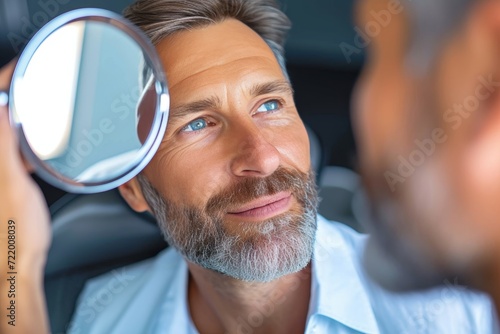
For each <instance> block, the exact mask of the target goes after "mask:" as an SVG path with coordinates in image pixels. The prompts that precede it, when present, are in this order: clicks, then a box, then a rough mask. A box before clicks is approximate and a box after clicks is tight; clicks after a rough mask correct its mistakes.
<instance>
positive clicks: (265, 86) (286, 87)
mask: <svg viewBox="0 0 500 334" xmlns="http://www.w3.org/2000/svg"><path fill="white" fill-rule="evenodd" d="M272 93H285V94H292V95H293V89H292V86H291V85H290V83H289V82H288V81H281V80H278V81H271V82H265V83H259V84H255V85H254V86H252V88H251V89H250V96H252V97H255V96H260V95H265V94H272ZM221 105H222V103H221V100H220V99H219V98H218V97H217V96H211V97H208V98H206V99H203V100H199V101H194V102H191V103H187V104H183V105H180V106H177V107H174V108H171V110H170V118H169V121H175V120H177V119H181V118H183V117H185V116H187V115H189V114H194V113H198V112H202V111H204V110H217V109H220V108H221Z"/></svg>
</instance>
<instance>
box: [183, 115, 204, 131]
mask: <svg viewBox="0 0 500 334" xmlns="http://www.w3.org/2000/svg"><path fill="white" fill-rule="evenodd" d="M206 127H207V121H206V120H204V119H203V118H197V119H195V120H194V121H192V122H190V123H189V124H188V125H186V126H185V127H184V128H183V129H182V131H185V132H194V131H199V130H203V129H204V128H206Z"/></svg>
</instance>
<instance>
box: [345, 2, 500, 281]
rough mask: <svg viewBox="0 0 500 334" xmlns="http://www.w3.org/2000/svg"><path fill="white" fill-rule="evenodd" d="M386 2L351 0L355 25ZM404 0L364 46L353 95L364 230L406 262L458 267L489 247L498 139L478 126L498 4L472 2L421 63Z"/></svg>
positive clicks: (490, 87) (493, 64)
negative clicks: (368, 218) (366, 209)
mask: <svg viewBox="0 0 500 334" xmlns="http://www.w3.org/2000/svg"><path fill="white" fill-rule="evenodd" d="M495 2H496V1H495ZM391 3H392V4H394V3H395V1H393V0H360V1H359V3H358V8H357V19H358V21H357V24H358V26H359V27H361V28H362V29H364V28H365V27H367V25H369V24H372V25H373V24H375V23H377V22H378V21H376V19H375V15H374V14H375V13H381V12H382V11H384V12H385V13H387V12H388V9H389V8H391ZM478 3H479V2H478ZM409 5H410V1H401V6H402V7H403V9H404V10H402V11H400V12H399V13H398V14H391V15H390V23H389V24H388V25H386V26H382V27H381V29H380V32H379V33H378V34H376V35H375V36H373V37H372V38H371V41H370V44H369V47H368V49H367V53H368V61H367V64H366V66H365V68H364V71H363V73H362V76H361V79H360V80H359V82H358V85H357V89H356V93H355V95H354V97H353V107H354V117H353V119H354V120H355V129H356V136H357V140H358V144H359V156H360V162H361V167H362V172H363V176H364V178H365V181H366V186H367V191H368V195H369V197H370V201H371V204H372V207H373V213H374V215H373V218H374V221H375V222H376V226H374V232H375V234H379V236H381V239H383V238H389V239H387V240H391V241H390V243H392V244H391V245H386V246H385V247H388V248H391V247H392V253H393V255H394V254H397V255H396V256H399V257H400V258H399V261H400V262H402V263H404V262H406V264H407V265H408V266H412V265H413V264H415V263H416V262H420V264H423V265H424V266H427V269H431V268H432V270H434V271H438V272H440V271H442V273H443V272H444V273H448V274H449V273H460V272H462V271H463V270H470V268H471V267H472V266H477V267H480V266H481V265H482V264H483V263H482V262H481V261H479V259H480V258H482V259H486V258H487V254H488V253H491V254H497V253H498V245H499V243H498V239H499V237H500V224H498V222H497V220H498V219H497V218H498V217H499V216H500V210H499V206H498V204H495V201H497V199H498V198H499V197H498V195H499V188H500V187H499V185H500V184H499V182H498V181H499V180H498V179H499V178H498V174H499V173H498V170H497V171H495V170H493V168H492V167H493V166H498V164H496V165H495V164H492V163H495V161H498V160H497V159H498V154H497V152H496V151H498V149H496V150H492V146H491V143H494V142H496V143H497V145H498V140H494V139H495V138H497V137H498V133H497V134H496V135H495V134H494V132H493V131H491V130H492V129H489V128H488V127H487V126H486V125H487V122H489V121H494V120H493V117H497V116H493V113H492V112H491V110H498V109H495V107H498V91H497V90H498V89H499V85H498V80H495V78H498V76H497V74H498V73H497V67H498V66H497V62H498V60H495V59H494V57H497V56H498V51H497V49H493V48H492V46H493V45H492V44H491V40H490V37H491V36H490V35H491V34H490V31H489V29H490V28H491V27H490V26H488V20H489V18H488V17H487V15H488V14H487V13H488V12H492V11H497V10H498V4H495V3H494V2H488V1H485V2H482V3H481V6H479V5H478V6H473V7H474V8H472V9H471V10H470V11H469V12H468V13H470V14H468V17H467V18H466V19H465V20H464V22H463V23H462V24H461V25H458V26H457V27H456V29H455V30H454V31H453V33H452V34H451V35H449V36H448V37H447V38H444V39H443V40H441V41H440V45H439V48H438V50H436V51H437V52H436V53H435V54H434V55H433V57H432V62H431V63H430V64H428V66H427V67H424V68H417V67H415V66H414V64H412V62H411V60H410V59H411V58H413V59H415V58H417V59H418V56H417V57H415V54H410V52H409V51H410V50H411V48H410V46H411V45H412V43H413V42H414V41H413V40H412V38H413V37H415V36H416V34H415V30H414V29H415V26H414V21H412V20H410V17H411V15H414V13H411V12H410V10H411V9H410V7H409ZM483 7H484V8H483ZM494 7H496V8H494ZM497 12H498V11H497ZM421 22H426V20H423V21H421ZM427 22H429V21H427ZM413 51H415V52H420V51H423V50H413ZM423 53H425V52H423ZM496 59H498V58H496ZM492 78H493V79H492ZM490 116H491V118H492V119H489V117H490ZM490 124H493V122H491V123H490ZM496 130H498V129H496ZM488 159H489V160H490V161H488ZM487 175H488V176H487ZM388 243H389V242H388ZM398 249H399V250H398ZM401 249H404V251H401ZM402 254H403V255H402ZM404 254H406V255H408V254H410V256H409V257H406V256H405V255H404ZM418 258H420V260H418ZM415 261H416V262H415ZM419 269H422V267H420V268H419ZM409 270H410V269H409Z"/></svg>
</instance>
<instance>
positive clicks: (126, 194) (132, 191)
mask: <svg viewBox="0 0 500 334" xmlns="http://www.w3.org/2000/svg"><path fill="white" fill-rule="evenodd" d="M118 191H120V194H121V195H122V197H123V199H124V200H125V201H126V202H127V203H128V205H129V206H130V207H131V208H132V209H133V210H134V211H137V212H144V211H149V212H152V211H151V208H150V207H149V205H148V203H147V201H146V199H145V198H144V195H143V193H142V189H141V187H140V185H139V181H138V180H137V177H134V178H133V179H132V180H130V181H128V182H127V183H125V184H123V185H121V186H119V187H118Z"/></svg>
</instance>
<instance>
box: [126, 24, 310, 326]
mask: <svg viewBox="0 0 500 334" xmlns="http://www.w3.org/2000/svg"><path fill="white" fill-rule="evenodd" d="M157 50H158V52H159V55H160V57H161V59H162V61H163V65H164V68H165V70H166V73H167V78H168V81H169V89H170V94H171V99H172V103H171V116H170V119H169V125H168V127H167V132H166V134H165V137H164V140H163V142H162V144H161V145H160V148H159V150H158V152H157V154H156V155H155V157H154V158H153V160H152V161H151V162H150V164H149V165H148V166H147V167H146V169H145V170H144V175H145V176H146V177H147V179H148V180H149V181H150V183H151V184H152V185H153V187H155V188H156V189H157V191H158V192H159V193H160V194H161V195H162V196H163V197H164V198H165V199H168V201H170V202H172V203H175V204H182V203H184V204H186V205H190V206H195V207H204V206H205V205H206V203H207V201H208V200H209V198H210V197H211V196H212V195H214V194H216V193H218V191H219V190H220V189H221V188H225V187H227V186H229V185H230V184H232V183H234V182H235V181H238V180H241V179H243V178H246V177H262V178H263V177H267V176H269V175H271V174H272V173H273V172H275V171H276V170H277V169H278V167H280V166H282V167H284V168H289V169H295V170H297V171H300V172H302V173H308V171H309V169H310V160H309V142H308V138H307V133H306V130H305V128H304V125H303V123H302V121H301V119H300V117H299V115H298V113H297V110H296V108H295V105H294V101H293V95H292V92H291V90H290V88H289V86H288V84H287V83H286V80H285V77H284V75H283V73H282V71H281V69H280V67H279V64H278V63H277V61H276V59H275V57H274V55H273V53H272V51H271V50H270V49H269V47H268V46H267V44H266V43H265V42H264V41H263V40H262V39H261V38H260V37H259V36H258V35H257V34H256V33H255V32H253V31H252V30H251V29H250V28H248V27H247V26H245V25H244V24H242V23H241V22H239V21H236V20H226V21H224V22H222V23H218V24H215V25H210V26H208V27H205V28H199V29H194V30H190V31H184V32H179V33H176V34H174V35H172V36H170V37H167V38H165V39H164V40H163V41H161V42H160V43H159V44H158V45H157ZM268 83H275V85H274V86H276V87H280V89H273V90H272V91H270V90H267V91H263V90H261V91H260V92H258V91H256V89H255V88H256V87H257V86H258V85H262V84H268ZM276 83H278V84H276ZM207 99H211V100H212V101H214V100H216V101H217V102H218V103H216V104H215V105H206V103H205V105H204V107H203V108H195V107H193V105H190V108H188V110H186V105H188V104H192V103H193V102H197V101H202V100H207ZM270 100H277V101H279V104H280V107H279V108H278V109H277V110H276V111H274V112H259V111H261V107H262V105H263V104H264V103H265V102H268V101H270ZM198 109H199V110H198ZM199 118H203V119H204V120H205V121H206V122H207V125H208V126H207V127H206V128H204V129H203V130H202V131H199V132H188V131H186V130H187V128H186V126H188V125H189V124H190V122H192V121H193V120H197V119H199ZM183 129H184V130H183ZM189 129H190V128H189ZM120 191H121V193H122V195H123V197H124V198H125V199H126V200H127V202H128V203H129V205H130V206H131V207H132V208H133V209H135V210H137V211H145V210H150V208H149V206H148V203H147V202H146V200H145V199H144V196H143V194H142V192H141V189H140V186H139V184H138V181H137V180H136V179H133V180H131V181H130V182H128V183H127V184H125V185H123V186H121V187H120ZM297 206H298V203H297V201H296V199H295V198H293V197H292V200H291V202H290V208H289V210H295V209H297ZM229 209H235V208H228V211H230V210H229ZM239 222H241V220H240V218H238V217H234V216H230V215H227V217H226V218H225V219H224V223H225V224H226V225H227V227H229V228H231V229H232V230H233V232H235V233H237V231H238V228H239V225H238V224H237V223H239ZM256 223H258V221H256ZM188 265H189V270H190V282H189V296H188V298H189V304H190V311H191V317H192V319H193V321H194V323H195V324H196V326H197V328H198V330H199V331H200V332H202V333H220V332H236V331H237V330H238V328H239V327H238V326H241V324H242V323H241V319H247V318H248V315H249V314H251V313H252V312H254V311H257V310H258V307H259V306H261V305H262V300H268V299H270V298H271V297H270V294H271V292H272V291H280V292H282V295H281V296H280V298H285V299H286V300H287V302H286V303H276V306H275V309H274V312H272V313H271V314H270V315H269V316H268V317H266V318H265V319H264V322H263V324H262V325H261V326H259V327H258V328H252V329H253V330H254V333H261V332H262V333H270V332H272V333H295V332H297V333H303V332H304V329H305V320H306V315H307V309H308V303H309V293H310V271H309V270H310V268H309V267H306V268H305V269H304V270H302V271H301V272H298V273H295V274H291V275H287V276H285V277H282V278H281V279H277V280H275V281H272V282H269V283H245V282H242V281H238V280H235V279H232V278H230V277H227V276H224V275H221V274H218V273H216V272H213V271H209V270H206V269H204V268H202V267H200V266H197V265H194V264H193V263H188ZM292 285H293V288H291V286H292ZM271 299H272V298H271ZM285 319H287V320H286V321H285Z"/></svg>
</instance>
